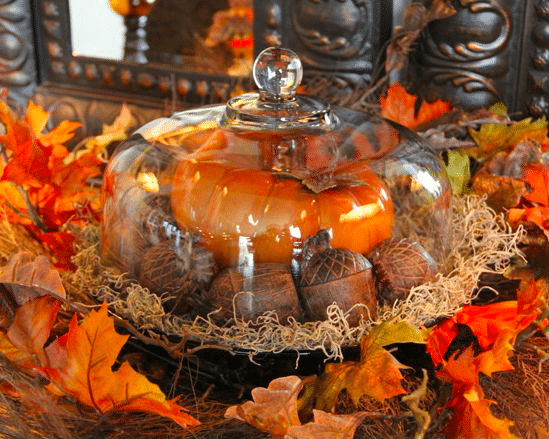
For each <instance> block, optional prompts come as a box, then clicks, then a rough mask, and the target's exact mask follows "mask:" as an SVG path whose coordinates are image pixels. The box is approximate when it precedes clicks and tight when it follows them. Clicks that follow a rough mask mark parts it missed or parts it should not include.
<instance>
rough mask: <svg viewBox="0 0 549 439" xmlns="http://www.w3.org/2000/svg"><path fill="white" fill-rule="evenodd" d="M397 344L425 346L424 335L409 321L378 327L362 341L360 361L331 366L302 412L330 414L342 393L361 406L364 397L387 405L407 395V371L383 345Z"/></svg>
mask: <svg viewBox="0 0 549 439" xmlns="http://www.w3.org/2000/svg"><path fill="white" fill-rule="evenodd" d="M395 343H424V334H423V333H422V331H420V330H419V329H417V328H415V327H414V326H412V325H410V324H409V323H406V322H393V321H387V322H384V323H382V324H381V325H378V326H376V327H375V328H374V329H373V330H372V331H371V332H370V334H368V335H367V336H365V337H363V339H362V340H361V342H360V352H361V354H360V356H361V359H360V361H358V362H354V361H346V362H343V363H329V364H327V365H326V367H325V370H324V372H323V373H322V375H320V376H319V377H318V378H317V379H316V380H315V381H314V382H313V383H311V384H310V385H309V386H310V387H311V390H310V391H306V392H305V393H304V396H303V397H302V398H301V399H300V412H301V411H303V412H307V411H308V410H309V407H310V408H313V407H314V408H317V409H321V410H325V411H330V410H331V409H332V408H333V407H334V406H335V405H336V403H337V400H338V397H339V394H340V393H341V391H342V390H344V389H345V390H347V392H348V393H349V395H350V397H351V399H352V400H353V402H354V403H355V404H357V403H358V402H359V400H360V398H361V397H362V396H365V395H367V396H371V397H372V398H374V399H376V400H378V401H380V402H383V401H384V400H385V399H387V398H392V397H393V396H396V395H401V394H404V393H406V391H405V390H404V388H403V387H402V385H401V380H402V379H403V376H402V374H401V372H400V369H403V368H406V367H407V366H404V365H402V364H400V363H399V362H398V361H397V360H396V359H395V357H393V356H392V355H391V354H390V353H389V352H388V351H386V350H385V349H383V346H388V345H391V344H395Z"/></svg>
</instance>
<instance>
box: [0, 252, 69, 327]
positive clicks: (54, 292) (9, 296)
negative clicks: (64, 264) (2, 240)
mask: <svg viewBox="0 0 549 439" xmlns="http://www.w3.org/2000/svg"><path fill="white" fill-rule="evenodd" d="M44 295H49V296H52V297H55V298H60V299H65V297H66V296H65V287H63V282H62V281H61V277H60V276H59V273H58V271H57V270H56V269H55V268H54V267H53V265H52V264H51V262H50V261H49V259H48V258H47V257H46V256H35V255H33V254H32V253H30V252H26V251H21V252H19V253H17V254H15V255H14V256H12V257H11V258H10V259H9V261H8V263H7V264H6V265H5V266H4V267H3V268H2V270H1V271H0V327H4V328H7V327H9V325H10V324H11V321H12V320H13V318H14V315H15V312H16V310H17V308H18V307H19V306H21V305H22V304H24V303H25V302H27V301H28V300H30V299H33V298H35V297H40V296H44Z"/></svg>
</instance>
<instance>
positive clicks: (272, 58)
mask: <svg viewBox="0 0 549 439" xmlns="http://www.w3.org/2000/svg"><path fill="white" fill-rule="evenodd" d="M253 72H254V80H255V83H256V85H257V87H258V88H259V90H260V92H261V94H262V95H263V96H265V97H267V98H268V99H274V100H286V99H289V98H291V97H292V96H294V95H295V93H296V89H297V87H298V86H299V84H300V83H301V79H302V78H303V66H302V65H301V60H300V59H299V57H298V56H297V54H296V53H295V52H293V51H292V50H289V49H282V48H279V47H269V48H267V49H265V50H263V51H262V52H261V53H260V54H259V55H258V56H257V58H256V60H255V62H254V69H253Z"/></svg>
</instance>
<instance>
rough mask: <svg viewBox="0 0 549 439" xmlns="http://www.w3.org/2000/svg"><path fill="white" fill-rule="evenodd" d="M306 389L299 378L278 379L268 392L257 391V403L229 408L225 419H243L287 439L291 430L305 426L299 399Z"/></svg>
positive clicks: (263, 390)
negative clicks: (298, 406)
mask: <svg viewBox="0 0 549 439" xmlns="http://www.w3.org/2000/svg"><path fill="white" fill-rule="evenodd" d="M302 388H303V382H302V380H301V379H300V378H299V377H297V376H286V377H281V378H277V379H275V380H273V381H271V382H270V383H269V386H268V388H264V387H256V388H255V389H253V390H252V399H253V401H247V402H245V403H244V404H240V405H233V406H231V407H229V408H228V409H227V410H226V412H225V417H226V418H235V419H239V420H241V421H244V422H246V423H248V424H250V425H252V426H254V427H256V428H258V429H260V430H262V431H266V432H269V433H271V434H272V435H273V436H275V437H283V436H284V435H285V434H286V432H287V431H288V429H289V428H290V427H291V426H298V425H301V423H300V421H299V417H298V414H297V397H298V395H299V393H300V392H301V389H302Z"/></svg>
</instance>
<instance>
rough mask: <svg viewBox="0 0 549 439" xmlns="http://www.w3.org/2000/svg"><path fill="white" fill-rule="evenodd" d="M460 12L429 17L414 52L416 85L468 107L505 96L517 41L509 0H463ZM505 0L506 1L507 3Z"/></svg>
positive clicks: (484, 104)
mask: <svg viewBox="0 0 549 439" xmlns="http://www.w3.org/2000/svg"><path fill="white" fill-rule="evenodd" d="M455 3H456V10H457V12H456V14H455V15H454V16H453V17H450V18H448V19H444V20H439V21H435V22H433V23H431V25H429V26H428V28H427V29H426V30H425V32H424V33H423V35H422V38H421V40H420V44H419V49H418V50H417V51H416V53H415V56H414V58H413V64H414V65H415V69H414V70H413V75H414V76H416V78H413V80H414V81H415V82H416V85H417V82H418V80H419V81H420V84H421V85H419V86H417V87H416V88H417V89H418V90H420V89H424V88H426V89H427V94H428V95H430V96H428V97H430V98H432V97H435V96H437V97H443V98H445V99H447V100H450V101H452V102H454V103H456V104H458V105H461V106H463V107H466V108H475V107H482V106H487V105H490V104H492V103H494V102H496V101H499V100H505V95H504V93H505V87H504V86H505V84H506V83H507V82H508V80H509V70H510V63H511V61H512V60H511V58H512V56H513V55H514V54H513V43H514V41H513V40H514V39H515V40H516V39H517V38H518V37H519V35H518V32H516V29H515V32H513V30H514V29H513V28H514V26H513V20H512V14H513V12H514V11H512V10H511V8H510V7H509V4H510V3H511V2H510V1H507V0H459V3H458V2H457V1H456V2H455ZM506 3H507V4H506Z"/></svg>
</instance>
